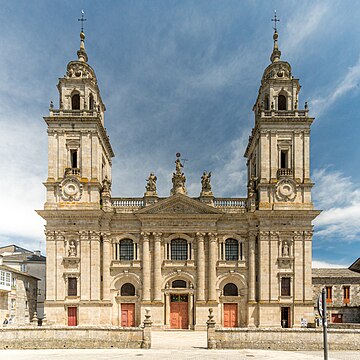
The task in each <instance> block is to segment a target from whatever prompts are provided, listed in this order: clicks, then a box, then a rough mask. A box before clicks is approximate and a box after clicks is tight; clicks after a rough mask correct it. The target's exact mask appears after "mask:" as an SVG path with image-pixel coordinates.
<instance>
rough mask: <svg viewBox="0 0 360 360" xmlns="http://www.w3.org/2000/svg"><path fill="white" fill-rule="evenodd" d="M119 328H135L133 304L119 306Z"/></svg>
mask: <svg viewBox="0 0 360 360" xmlns="http://www.w3.org/2000/svg"><path fill="white" fill-rule="evenodd" d="M121 326H122V327H134V326H135V304H121Z"/></svg>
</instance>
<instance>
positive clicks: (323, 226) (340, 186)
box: [313, 169, 360, 240]
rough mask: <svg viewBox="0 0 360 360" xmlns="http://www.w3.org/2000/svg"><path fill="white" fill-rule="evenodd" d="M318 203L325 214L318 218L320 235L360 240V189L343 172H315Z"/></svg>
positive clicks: (315, 222) (315, 197)
mask: <svg viewBox="0 0 360 360" xmlns="http://www.w3.org/2000/svg"><path fill="white" fill-rule="evenodd" d="M313 177H314V180H315V183H316V187H315V190H314V192H313V193H314V201H315V204H316V208H319V209H322V210H323V212H322V213H321V214H320V215H319V216H318V217H317V218H316V219H315V221H314V224H315V226H316V228H317V231H316V235H317V236H319V237H322V238H326V237H330V236H331V238H334V237H338V238H339V239H342V240H354V239H357V238H359V239H360V221H359V219H360V188H359V187H358V186H357V185H355V184H354V183H353V182H352V181H351V178H349V177H346V176H344V175H343V174H342V173H341V172H339V171H334V172H331V171H329V169H320V170H315V171H314V174H313Z"/></svg>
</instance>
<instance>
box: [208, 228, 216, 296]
mask: <svg viewBox="0 0 360 360" xmlns="http://www.w3.org/2000/svg"><path fill="white" fill-rule="evenodd" d="M208 237H209V274H208V280H209V283H208V288H209V297H208V300H209V301H216V255H217V234H215V233H208Z"/></svg>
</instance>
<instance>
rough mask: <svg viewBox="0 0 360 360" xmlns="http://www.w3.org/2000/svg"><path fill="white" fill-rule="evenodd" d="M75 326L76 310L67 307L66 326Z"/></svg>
mask: <svg viewBox="0 0 360 360" xmlns="http://www.w3.org/2000/svg"><path fill="white" fill-rule="evenodd" d="M76 325H77V308H76V307H68V326H76Z"/></svg>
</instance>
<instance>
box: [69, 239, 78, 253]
mask: <svg viewBox="0 0 360 360" xmlns="http://www.w3.org/2000/svg"><path fill="white" fill-rule="evenodd" d="M68 254H69V256H76V254H77V249H76V243H75V241H74V240H71V241H70V244H69V251H68Z"/></svg>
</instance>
